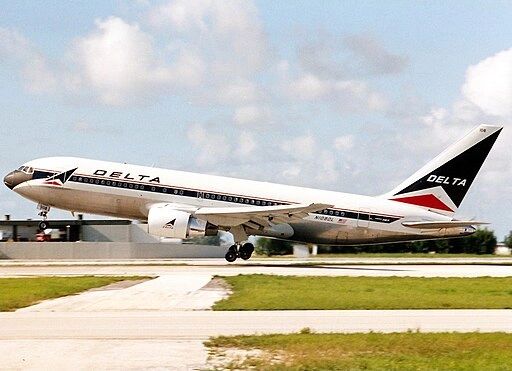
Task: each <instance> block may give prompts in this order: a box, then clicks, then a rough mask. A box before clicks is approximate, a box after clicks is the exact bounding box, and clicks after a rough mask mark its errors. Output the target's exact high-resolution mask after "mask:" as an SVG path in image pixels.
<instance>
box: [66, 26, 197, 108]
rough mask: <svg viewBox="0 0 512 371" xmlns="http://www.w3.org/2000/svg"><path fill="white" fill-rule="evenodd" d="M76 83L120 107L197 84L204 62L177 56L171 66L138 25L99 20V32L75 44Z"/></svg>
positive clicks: (188, 55)
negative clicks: (167, 89) (155, 94)
mask: <svg viewBox="0 0 512 371" xmlns="http://www.w3.org/2000/svg"><path fill="white" fill-rule="evenodd" d="M73 57H74V61H76V63H77V64H78V65H79V67H80V68H79V72H78V74H79V75H78V76H76V77H75V81H78V82H79V83H81V84H82V85H85V86H90V87H92V88H93V89H94V90H95V91H96V92H97V93H98V94H99V95H100V97H101V99H102V101H103V102H104V103H106V104H110V105H121V104H125V103H128V102H130V101H133V100H134V99H137V98H139V97H140V96H145V95H147V94H151V93H153V92H154V91H155V90H158V89H163V88H169V87H177V88H179V87H184V86H194V85H197V84H198V83H199V82H200V80H201V75H202V72H203V71H202V62H201V61H200V60H199V59H198V58H195V56H194V55H193V54H192V53H181V54H179V55H177V56H176V60H175V62H174V64H172V65H166V64H164V63H163V62H162V61H161V60H160V59H159V58H158V57H157V54H156V52H155V49H154V46H153V39H152V38H151V36H150V35H149V34H147V33H145V32H143V31H142V30H141V29H140V27H139V26H138V25H137V24H129V23H127V22H125V21H124V20H122V19H121V18H117V17H110V18H107V19H105V20H97V21H96V29H95V30H94V31H93V32H92V33H91V34H89V35H88V36H86V37H83V38H80V39H78V40H77V41H76V42H75V47H74V51H73Z"/></svg>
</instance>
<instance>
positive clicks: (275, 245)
mask: <svg viewBox="0 0 512 371" xmlns="http://www.w3.org/2000/svg"><path fill="white" fill-rule="evenodd" d="M255 252H256V254H260V255H267V256H271V255H287V254H292V253H293V244H292V243H291V242H290V241H283V240H275V239H272V238H258V240H257V241H256V246H255Z"/></svg>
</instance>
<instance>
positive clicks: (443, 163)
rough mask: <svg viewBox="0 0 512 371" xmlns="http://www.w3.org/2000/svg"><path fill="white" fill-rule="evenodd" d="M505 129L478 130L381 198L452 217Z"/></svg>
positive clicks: (486, 127) (497, 127) (474, 130)
mask: <svg viewBox="0 0 512 371" xmlns="http://www.w3.org/2000/svg"><path fill="white" fill-rule="evenodd" d="M502 129H503V127H502V126H491V125H480V126H478V127H476V128H475V129H473V130H472V131H471V132H470V133H469V134H467V135H466V136H465V137H464V138H462V139H461V140H459V141H458V142H456V143H455V144H453V145H451V146H450V147H448V148H447V149H446V150H445V151H443V152H442V153H441V154H440V155H439V156H437V157H436V158H434V159H433V160H432V161H430V162H429V163H427V164H426V165H425V166H423V167H422V168H421V169H420V170H418V171H417V172H416V173H414V174H413V175H411V176H410V177H409V178H408V179H407V180H405V181H404V182H403V183H402V184H400V185H399V186H398V187H396V188H395V189H393V190H392V191H390V192H388V193H386V194H385V195H383V196H382V197H386V198H388V199H390V200H394V201H398V202H405V203H408V204H413V205H417V206H422V207H425V208H428V209H431V210H432V211H436V212H438V213H441V214H445V215H452V214H453V213H455V211H456V210H457V208H458V207H459V206H460V204H461V202H462V200H463V199H464V196H465V195H466V193H467V191H468V190H469V187H470V186H471V184H472V183H473V180H474V179H475V177H476V174H477V173H478V171H479V170H480V167H481V166H482V164H483V163H484V161H485V159H486V157H487V155H488V154H489V151H490V150H491V148H492V146H493V145H494V142H495V141H496V139H497V138H498V135H499V134H500V132H501V130H502Z"/></svg>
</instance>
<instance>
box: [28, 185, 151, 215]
mask: <svg viewBox="0 0 512 371" xmlns="http://www.w3.org/2000/svg"><path fill="white" fill-rule="evenodd" d="M32 192H37V193H38V194H37V199H38V200H39V202H41V203H45V204H48V205H50V206H53V207H56V208H59V209H64V210H70V211H74V212H82V213H91V214H99V215H107V216H115V217H118V218H130V219H141V220H143V219H146V217H147V216H146V215H144V213H143V212H142V210H144V206H145V204H146V203H147V200H146V199H144V198H142V197H133V196H124V195H116V194H111V193H102V192H90V191H82V190H76V189H73V190H72V189H67V188H57V187H55V188H54V187H51V188H50V187H37V188H36V187H33V188H32Z"/></svg>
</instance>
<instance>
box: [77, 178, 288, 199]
mask: <svg viewBox="0 0 512 371" xmlns="http://www.w3.org/2000/svg"><path fill="white" fill-rule="evenodd" d="M71 181H73V182H78V183H89V184H96V185H105V186H109V187H117V188H127V189H136V190H140V191H147V192H158V193H167V194H175V195H179V196H190V197H200V196H201V195H202V197H204V198H206V199H209V200H217V201H225V202H236V203H240V204H249V205H257V206H277V205H286V204H285V203H281V202H272V201H266V200H257V199H252V198H245V197H234V196H227V195H220V194H213V193H204V194H203V193H202V192H197V191H189V190H183V189H176V188H167V187H161V186H150V185H144V184H137V183H131V182H122V181H116V180H107V179H97V178H89V177H81V176H76V175H74V176H72V177H71Z"/></svg>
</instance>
